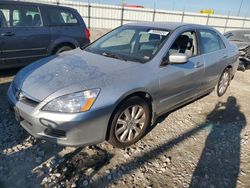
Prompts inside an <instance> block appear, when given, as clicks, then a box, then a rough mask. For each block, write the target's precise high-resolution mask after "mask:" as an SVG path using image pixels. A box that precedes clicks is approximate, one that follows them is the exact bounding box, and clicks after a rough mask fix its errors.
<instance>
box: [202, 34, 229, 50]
mask: <svg viewBox="0 0 250 188" xmlns="http://www.w3.org/2000/svg"><path fill="white" fill-rule="evenodd" d="M200 40H201V48H202V49H201V50H202V53H204V54H206V53H211V52H214V51H217V50H220V49H223V48H225V44H224V43H223V41H222V39H221V38H220V37H219V36H218V34H217V33H216V32H214V31H209V30H202V31H200Z"/></svg>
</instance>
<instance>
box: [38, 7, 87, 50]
mask: <svg viewBox="0 0 250 188" xmlns="http://www.w3.org/2000/svg"><path fill="white" fill-rule="evenodd" d="M42 11H43V12H45V14H46V22H47V24H48V26H49V28H50V34H51V40H52V41H53V43H54V46H56V45H60V44H62V43H71V44H74V46H84V45H85V44H87V43H89V38H88V37H87V36H86V33H85V32H86V31H87V30H86V26H85V24H84V22H83V21H82V20H80V19H81V18H79V15H78V13H77V12H76V11H75V10H73V9H69V8H65V7H55V6H48V7H43V9H42Z"/></svg>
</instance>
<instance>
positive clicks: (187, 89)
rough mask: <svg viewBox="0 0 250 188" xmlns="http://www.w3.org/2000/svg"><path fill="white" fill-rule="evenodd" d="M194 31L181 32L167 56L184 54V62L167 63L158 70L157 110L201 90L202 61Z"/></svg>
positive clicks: (193, 95)
mask: <svg viewBox="0 0 250 188" xmlns="http://www.w3.org/2000/svg"><path fill="white" fill-rule="evenodd" d="M196 36H197V35H196V32H195V31H187V32H183V33H182V34H181V35H179V36H178V37H177V39H176V40H175V42H174V43H173V45H172V46H171V48H170V50H169V52H168V56H170V55H173V54H178V53H181V54H186V55H187V56H188V57H189V59H188V61H187V62H186V63H184V64H174V63H171V64H167V65H166V66H164V67H162V68H160V72H159V87H160V92H159V94H158V95H159V99H160V101H159V112H163V113H164V112H165V111H167V110H169V109H171V108H174V107H175V106H177V105H179V104H181V103H183V102H185V101H187V100H189V99H191V98H193V97H195V96H197V95H199V93H201V92H202V90H201V88H202V82H203V81H202V80H203V77H204V61H203V57H202V56H200V55H199V50H198V45H197V37H196Z"/></svg>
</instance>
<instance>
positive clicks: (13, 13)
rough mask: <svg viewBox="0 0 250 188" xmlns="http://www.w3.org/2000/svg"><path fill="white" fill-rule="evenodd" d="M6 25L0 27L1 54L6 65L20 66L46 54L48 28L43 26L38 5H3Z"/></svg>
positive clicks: (48, 41) (48, 36) (48, 38)
mask: <svg viewBox="0 0 250 188" xmlns="http://www.w3.org/2000/svg"><path fill="white" fill-rule="evenodd" d="M0 9H1V10H2V11H3V12H5V13H6V17H7V18H8V20H7V22H8V26H7V27H4V28H2V29H1V41H2V56H3V59H4V64H5V66H6V67H8V66H22V65H25V64H27V63H30V62H32V61H34V60H37V59H39V58H41V57H44V56H46V55H47V47H48V45H49V43H50V35H49V30H48V29H47V28H46V27H43V21H42V17H41V14H40V10H39V7H37V6H31V5H3V6H1V8H0Z"/></svg>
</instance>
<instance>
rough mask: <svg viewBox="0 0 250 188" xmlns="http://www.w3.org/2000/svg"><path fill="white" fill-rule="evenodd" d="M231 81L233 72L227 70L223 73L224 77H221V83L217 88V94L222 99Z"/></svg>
mask: <svg viewBox="0 0 250 188" xmlns="http://www.w3.org/2000/svg"><path fill="white" fill-rule="evenodd" d="M230 81H231V72H230V69H229V68H226V69H225V70H224V71H223V73H222V75H221V76H220V79H219V82H218V83H217V85H216V87H215V92H216V94H217V96H218V97H221V96H223V95H224V94H225V93H226V91H227V88H228V86H229V84H230Z"/></svg>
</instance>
